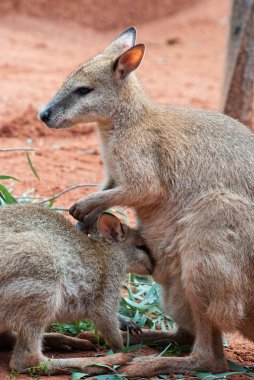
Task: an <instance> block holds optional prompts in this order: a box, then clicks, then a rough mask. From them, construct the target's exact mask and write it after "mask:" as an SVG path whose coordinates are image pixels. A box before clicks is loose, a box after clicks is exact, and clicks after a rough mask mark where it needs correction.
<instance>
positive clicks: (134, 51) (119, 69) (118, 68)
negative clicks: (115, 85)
mask: <svg viewBox="0 0 254 380" xmlns="http://www.w3.org/2000/svg"><path fill="white" fill-rule="evenodd" d="M144 52H145V45H144V44H139V45H135V46H133V47H132V48H130V49H129V50H127V51H126V52H124V53H123V54H122V55H120V57H118V58H117V60H116V61H115V63H114V66H113V69H114V77H115V78H116V79H124V78H126V77H127V75H129V74H130V73H131V72H132V71H134V70H136V68H137V67H138V66H139V65H140V63H141V61H142V58H143V56H144Z"/></svg>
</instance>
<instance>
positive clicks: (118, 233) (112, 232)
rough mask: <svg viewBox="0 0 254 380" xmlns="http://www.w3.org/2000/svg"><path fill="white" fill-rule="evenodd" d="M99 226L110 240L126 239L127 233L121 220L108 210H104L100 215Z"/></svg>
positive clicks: (101, 231)
mask: <svg viewBox="0 0 254 380" xmlns="http://www.w3.org/2000/svg"><path fill="white" fill-rule="evenodd" d="M97 228H98V230H99V232H100V233H101V234H102V235H103V236H104V237H105V239H106V240H108V241H113V242H120V241H123V240H124V237H125V236H124V235H125V233H124V229H123V227H122V224H121V222H120V220H119V219H118V218H117V217H116V216H114V215H112V214H110V213H108V212H103V213H102V214H101V215H100V217H99V219H98V223H97Z"/></svg>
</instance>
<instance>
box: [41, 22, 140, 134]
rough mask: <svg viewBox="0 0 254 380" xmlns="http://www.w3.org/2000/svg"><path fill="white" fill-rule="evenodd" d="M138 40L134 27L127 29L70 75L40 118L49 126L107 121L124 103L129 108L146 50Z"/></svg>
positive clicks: (57, 126)
mask: <svg viewBox="0 0 254 380" xmlns="http://www.w3.org/2000/svg"><path fill="white" fill-rule="evenodd" d="M135 40H136V30H135V28H129V29H127V30H126V31H125V32H123V33H122V34H121V35H120V36H119V37H118V38H117V39H116V40H115V41H113V42H112V43H111V44H110V45H109V46H108V47H107V48H106V49H105V50H104V52H103V53H101V54H98V55H96V56H95V57H94V58H93V59H91V60H90V61H88V62H87V63H85V64H83V65H81V66H80V67H79V68H78V69H77V70H75V71H74V72H73V73H72V74H70V75H69V76H68V77H67V79H66V80H65V82H64V83H63V85H62V87H61V88H60V89H59V90H58V91H57V93H56V94H55V96H54V97H53V98H52V99H51V100H50V101H49V103H48V104H47V105H46V106H44V107H43V109H42V110H41V112H40V114H39V117H40V119H41V120H42V121H43V122H44V123H45V124H47V126H48V127H50V128H67V127H70V126H72V125H74V124H76V123H86V122H91V121H97V122H99V123H101V124H105V123H108V122H110V120H111V119H112V118H113V116H114V115H115V114H117V113H119V112H121V110H122V109H123V107H124V106H126V107H130V102H131V100H133V94H134V92H135V87H136V89H137V91H138V89H139V88H140V86H139V84H138V82H137V79H136V78H135V74H134V73H133V72H134V70H135V69H136V68H137V67H138V66H139V64H140V62H141V60H142V58H143V55H144V50H145V47H144V45H143V44H139V45H135ZM133 101H134V100H133Z"/></svg>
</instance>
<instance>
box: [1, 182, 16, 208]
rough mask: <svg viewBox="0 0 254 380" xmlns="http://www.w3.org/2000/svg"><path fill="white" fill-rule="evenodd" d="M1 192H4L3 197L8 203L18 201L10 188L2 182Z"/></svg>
mask: <svg viewBox="0 0 254 380" xmlns="http://www.w3.org/2000/svg"><path fill="white" fill-rule="evenodd" d="M0 193H2V199H3V200H4V202H5V203H7V204H13V203H17V201H16V199H15V198H14V197H13V196H12V195H11V193H10V192H9V190H8V189H7V188H6V187H5V186H4V185H2V184H1V183H0Z"/></svg>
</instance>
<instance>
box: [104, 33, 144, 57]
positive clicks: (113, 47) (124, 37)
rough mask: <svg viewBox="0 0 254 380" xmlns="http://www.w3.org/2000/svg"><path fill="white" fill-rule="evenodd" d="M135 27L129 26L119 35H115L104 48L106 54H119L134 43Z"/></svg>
mask: <svg viewBox="0 0 254 380" xmlns="http://www.w3.org/2000/svg"><path fill="white" fill-rule="evenodd" d="M136 35H137V32H136V29H135V28H134V27H131V28H129V29H126V30H125V31H124V32H123V33H122V34H120V36H119V37H117V38H116V39H115V40H114V41H113V42H112V43H111V44H110V45H109V46H108V47H107V48H106V49H105V50H104V53H106V54H119V53H122V52H123V51H125V50H127V49H129V48H130V47H132V46H134V45H135V42H136Z"/></svg>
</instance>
